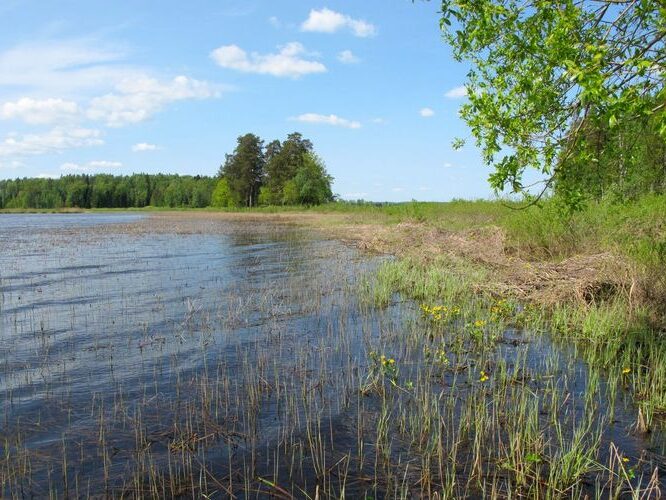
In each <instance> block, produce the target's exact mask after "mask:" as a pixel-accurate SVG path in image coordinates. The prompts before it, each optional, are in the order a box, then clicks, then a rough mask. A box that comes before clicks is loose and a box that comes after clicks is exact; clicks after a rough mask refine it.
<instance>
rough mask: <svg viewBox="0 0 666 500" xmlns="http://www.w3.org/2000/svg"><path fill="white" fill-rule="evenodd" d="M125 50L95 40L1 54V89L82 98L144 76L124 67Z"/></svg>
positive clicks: (44, 44)
mask: <svg viewBox="0 0 666 500" xmlns="http://www.w3.org/2000/svg"><path fill="white" fill-rule="evenodd" d="M125 55H126V52H125V50H123V49H121V48H118V47H114V46H109V45H108V44H106V45H105V44H103V43H102V42H100V41H98V40H94V39H75V40H60V41H57V40H49V41H41V42H32V43H27V44H20V45H16V46H14V47H12V48H10V49H8V50H5V51H4V52H0V85H2V86H9V87H16V88H19V89H21V91H22V92H24V93H27V92H26V90H29V91H30V92H31V93H33V94H34V93H37V94H38V95H40V96H47V97H48V96H51V95H53V94H57V95H60V96H62V95H65V94H69V95H70V96H79V95H80V93H81V92H82V91H85V90H90V89H100V88H108V87H109V86H113V85H114V84H115V83H116V82H118V81H121V80H123V79H126V78H132V77H134V76H136V75H137V74H139V73H140V71H139V70H137V69H136V68H133V67H131V66H127V65H123V64H120V61H121V60H122V59H123V58H124V57H125Z"/></svg>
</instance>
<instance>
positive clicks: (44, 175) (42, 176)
mask: <svg viewBox="0 0 666 500" xmlns="http://www.w3.org/2000/svg"><path fill="white" fill-rule="evenodd" d="M35 177H37V178H38V179H57V178H58V176H57V175H56V174H45V173H41V174H37V175H36V176H35Z"/></svg>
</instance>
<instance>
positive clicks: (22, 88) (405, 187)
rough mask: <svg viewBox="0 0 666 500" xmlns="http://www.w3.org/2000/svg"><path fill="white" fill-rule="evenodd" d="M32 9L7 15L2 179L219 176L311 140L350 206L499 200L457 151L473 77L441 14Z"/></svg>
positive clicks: (403, 6)
mask: <svg viewBox="0 0 666 500" xmlns="http://www.w3.org/2000/svg"><path fill="white" fill-rule="evenodd" d="M28 4H32V5H34V6H37V5H38V4H39V2H34V1H33V2H28ZM25 5H26V4H25V3H21V7H19V2H9V3H6V4H5V5H4V6H3V7H0V12H1V13H2V15H3V17H4V18H5V19H6V20H7V21H8V22H7V23H6V25H7V26H9V29H7V30H5V31H4V32H3V33H2V34H0V75H1V76H0V179H14V178H23V177H55V178H57V177H60V176H61V175H66V174H77V173H87V174H97V173H107V174H113V175H130V174H132V173H148V174H157V173H164V174H179V175H208V176H214V175H216V173H217V171H218V168H219V166H220V164H221V163H222V162H223V161H224V155H225V154H226V153H230V152H231V151H232V150H233V149H234V147H235V142H236V138H237V137H238V136H239V135H242V134H244V133H248V132H252V133H255V134H257V135H259V136H260V137H261V138H262V139H263V140H264V141H265V142H266V143H267V142H269V141H270V140H272V139H280V140H283V139H284V138H285V137H286V136H287V134H288V133H290V132H293V131H298V132H300V133H302V134H303V136H304V137H306V138H309V139H311V140H312V142H313V143H314V146H315V150H316V152H317V153H318V154H319V155H320V156H321V157H322V159H323V160H324V161H325V163H326V166H327V169H328V172H329V173H330V174H331V175H332V176H333V177H334V179H335V180H334V183H333V191H334V192H335V193H336V194H338V195H340V197H341V198H342V199H347V200H356V199H364V200H367V201H388V202H399V201H409V200H420V201H449V200H452V199H455V198H462V199H479V198H482V199H490V198H494V197H495V195H494V193H493V192H492V190H491V189H490V188H489V186H488V183H487V176H488V174H489V172H490V171H489V169H488V168H487V167H486V166H484V165H483V163H482V160H481V158H480V155H479V152H478V150H477V148H476V147H474V146H473V144H472V143H473V141H469V140H468V142H467V145H466V146H465V147H464V148H463V149H462V150H460V151H454V150H453V148H452V147H451V143H452V142H453V140H454V138H456V137H462V138H468V139H469V135H470V134H469V130H468V129H467V127H466V125H465V124H464V123H463V122H462V121H461V120H460V118H459V117H458V114H457V110H458V108H459V106H460V104H461V103H462V102H464V99H465V89H464V83H465V75H466V73H467V67H466V66H465V65H464V64H459V63H456V62H455V61H454V60H453V58H452V56H451V51H450V49H449V47H447V45H446V44H445V43H444V42H443V40H442V39H441V33H440V30H439V15H438V13H437V11H438V5H437V2H421V3H412V2H408V1H405V2H400V3H392V4H391V5H390V6H389V7H387V6H386V5H384V4H380V2H378V1H375V0H373V1H370V2H364V3H363V4H357V3H354V4H350V3H348V2H340V1H330V2H325V3H315V2H307V4H302V3H301V2H295V1H289V2H284V3H283V4H281V5H279V6H277V5H273V4H267V3H265V2H225V4H224V5H223V6H217V5H216V4H215V2H211V1H201V2H197V4H196V5H195V6H194V7H192V8H184V7H183V6H182V5H180V4H177V3H176V2H172V1H170V2H167V3H166V4H165V5H163V6H161V8H160V9H156V8H151V7H149V6H147V5H135V4H130V3H128V2H119V3H118V4H115V5H112V6H111V5H105V6H104V7H103V8H101V9H100V8H99V7H94V6H91V5H88V4H86V3H82V2H72V3H70V4H69V7H68V8H66V9H64V10H62V9H61V8H60V7H57V6H55V5H47V6H43V5H39V9H37V8H35V9H30V8H26V7H25ZM130 5H131V9H129V7H130ZM504 194H508V193H504Z"/></svg>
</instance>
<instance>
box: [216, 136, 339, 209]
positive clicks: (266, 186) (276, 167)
mask: <svg viewBox="0 0 666 500" xmlns="http://www.w3.org/2000/svg"><path fill="white" fill-rule="evenodd" d="M219 175H220V180H219V182H218V186H217V188H216V189H215V192H214V193H213V198H214V206H220V207H224V206H253V205H257V204H258V205H316V204H320V203H326V202H328V201H332V200H333V194H332V192H331V182H332V180H333V178H332V177H331V176H330V175H328V173H327V172H326V167H325V165H324V163H323V161H322V160H321V158H319V157H318V156H317V155H316V154H315V153H314V146H313V144H312V142H311V141H310V140H308V139H304V138H303V136H302V135H301V134H299V133H298V132H294V133H292V134H289V135H288V136H287V139H286V140H284V141H283V142H280V141H279V140H274V141H271V142H269V143H268V145H267V146H266V147H265V148H264V147H263V141H262V140H261V139H259V137H257V136H256V135H254V134H246V135H243V136H241V137H239V138H238V142H237V145H236V149H235V150H234V152H233V153H232V154H230V155H227V158H226V161H225V163H224V165H223V166H222V167H221V169H220V173H219Z"/></svg>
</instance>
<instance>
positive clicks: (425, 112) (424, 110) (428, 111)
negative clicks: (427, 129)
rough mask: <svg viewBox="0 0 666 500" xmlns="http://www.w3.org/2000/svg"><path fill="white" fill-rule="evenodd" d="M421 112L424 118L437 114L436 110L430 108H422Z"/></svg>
mask: <svg viewBox="0 0 666 500" xmlns="http://www.w3.org/2000/svg"><path fill="white" fill-rule="evenodd" d="M419 114H420V115H421V116H422V117H423V118H430V117H431V116H435V112H434V111H433V110H432V109H430V108H422V109H421V111H419Z"/></svg>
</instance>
